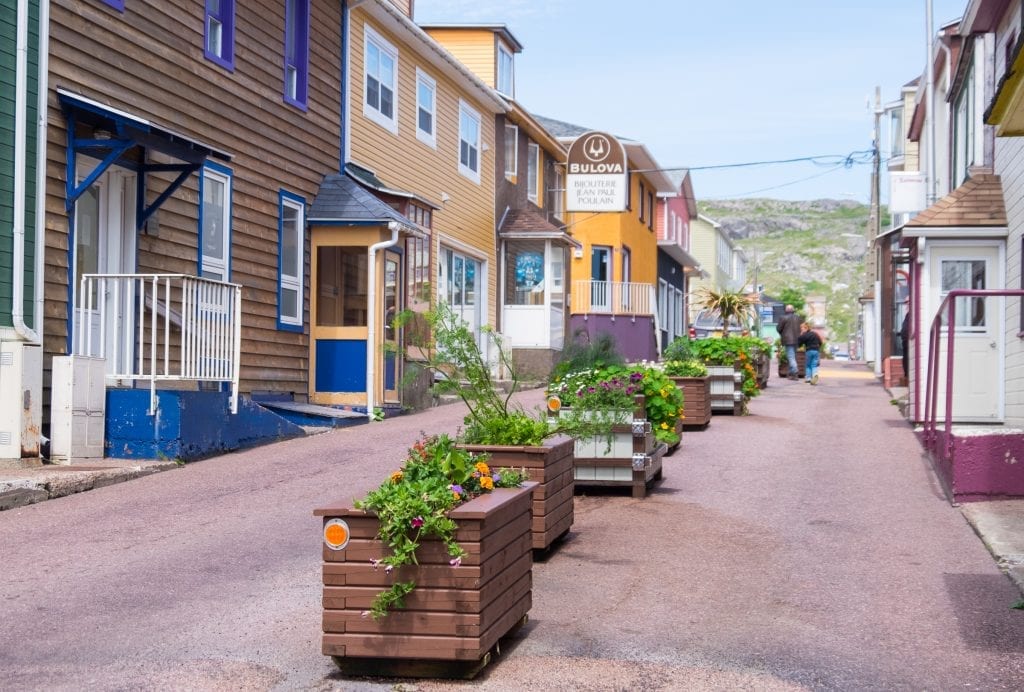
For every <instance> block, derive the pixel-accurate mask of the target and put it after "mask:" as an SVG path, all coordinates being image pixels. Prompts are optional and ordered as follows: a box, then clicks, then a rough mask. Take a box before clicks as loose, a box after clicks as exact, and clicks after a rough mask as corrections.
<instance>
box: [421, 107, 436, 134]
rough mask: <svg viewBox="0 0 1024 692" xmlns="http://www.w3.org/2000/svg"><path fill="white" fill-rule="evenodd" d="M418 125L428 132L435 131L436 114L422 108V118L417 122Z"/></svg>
mask: <svg viewBox="0 0 1024 692" xmlns="http://www.w3.org/2000/svg"><path fill="white" fill-rule="evenodd" d="M417 125H418V127H419V128H420V129H421V130H423V131H424V132H426V133H427V134H433V133H434V116H432V115H431V114H430V113H428V112H427V111H425V110H423V109H422V108H421V109H420V119H419V122H418V123H417Z"/></svg>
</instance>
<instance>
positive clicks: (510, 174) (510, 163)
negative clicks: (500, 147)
mask: <svg viewBox="0 0 1024 692" xmlns="http://www.w3.org/2000/svg"><path fill="white" fill-rule="evenodd" d="M509 147H511V149H512V151H509ZM518 174H519V127H518V126H517V125H513V124H512V123H505V177H506V178H508V179H509V180H515V179H516V176H517V175H518Z"/></svg>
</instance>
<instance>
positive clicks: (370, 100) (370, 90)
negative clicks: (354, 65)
mask: <svg viewBox="0 0 1024 692" xmlns="http://www.w3.org/2000/svg"><path fill="white" fill-rule="evenodd" d="M366 103H367V105H369V106H370V107H372V108H376V109H377V110H380V82H378V81H377V80H376V79H374V78H373V77H370V76H367V77H366Z"/></svg>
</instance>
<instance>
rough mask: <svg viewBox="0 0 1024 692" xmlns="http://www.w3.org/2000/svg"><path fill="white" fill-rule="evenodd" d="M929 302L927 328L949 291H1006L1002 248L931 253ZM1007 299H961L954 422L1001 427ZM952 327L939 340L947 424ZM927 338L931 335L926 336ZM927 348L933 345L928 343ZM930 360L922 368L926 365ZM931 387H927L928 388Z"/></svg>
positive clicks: (940, 396) (941, 409) (941, 403)
mask: <svg viewBox="0 0 1024 692" xmlns="http://www.w3.org/2000/svg"><path fill="white" fill-rule="evenodd" d="M929 256H930V259H929V298H930V301H931V306H932V307H931V309H930V310H928V311H927V312H926V313H925V314H924V317H925V319H924V320H923V324H922V328H923V330H927V329H929V328H930V326H931V320H932V317H934V316H935V311H936V310H937V309H938V306H939V305H940V303H941V302H942V300H943V299H944V298H945V297H946V294H948V293H949V291H951V290H954V289H971V288H974V289H994V288H1000V287H1001V286H1002V280H1001V276H1000V272H999V267H1000V263H999V259H1000V253H999V247H997V246H990V247H977V246H963V245H960V246H935V245H933V246H932V247H931V251H930V253H929ZM1003 302H1004V299H1003V298H974V297H960V298H957V299H956V313H955V320H956V329H955V330H954V343H953V420H954V422H963V423H967V422H975V423H978V422H982V423H994V422H1000V421H1001V420H1002V417H1003V379H1002V377H1001V376H1000V374H1001V372H1002V367H1003V342H1002V338H1001V337H1000V335H1001V334H1002V331H1003V329H1002V324H1003ZM948 335H949V329H948V326H944V328H943V329H942V336H941V338H940V340H939V353H938V363H939V386H938V390H937V392H938V393H937V399H936V403H937V409H936V410H937V413H938V419H939V420H945V401H946V353H947V349H948V343H949V342H948ZM922 336H923V337H924V338H925V339H927V332H926V333H925V334H923V335H922ZM922 345H923V346H924V348H925V349H927V348H928V346H927V343H926V342H925V343H923V344H922ZM926 364H927V361H926V360H925V361H923V362H922V365H923V366H926ZM926 384H927V383H926Z"/></svg>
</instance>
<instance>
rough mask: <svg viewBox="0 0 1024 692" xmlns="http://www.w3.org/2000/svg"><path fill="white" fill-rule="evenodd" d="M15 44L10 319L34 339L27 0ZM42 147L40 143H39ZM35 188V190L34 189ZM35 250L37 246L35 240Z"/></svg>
mask: <svg viewBox="0 0 1024 692" xmlns="http://www.w3.org/2000/svg"><path fill="white" fill-rule="evenodd" d="M17 13H18V14H17V34H16V48H15V88H14V89H15V90H14V93H15V96H14V103H15V110H14V223H13V228H12V229H11V230H12V237H13V248H12V252H13V255H14V256H13V258H12V259H13V264H12V269H11V321H12V323H13V325H14V331H15V333H16V334H17V335H18V337H19V338H20V339H22V340H24V341H31V342H37V341H39V336H38V335H37V334H36V333H35V332H34V331H33V330H32V329H30V328H29V327H28V325H26V324H25V319H24V318H25V315H24V308H23V306H22V302H23V300H24V291H25V286H24V284H25V156H26V152H25V145H26V142H25V137H26V135H25V131H26V129H27V123H26V122H25V121H26V120H27V118H28V114H27V113H26V107H27V106H26V103H25V101H26V100H27V98H28V0H18V9H17ZM39 146H40V147H42V146H43V145H42V143H39ZM37 192H38V191H37ZM36 245H37V247H36V254H37V255H38V254H40V252H41V248H39V247H38V245H39V243H36Z"/></svg>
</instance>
